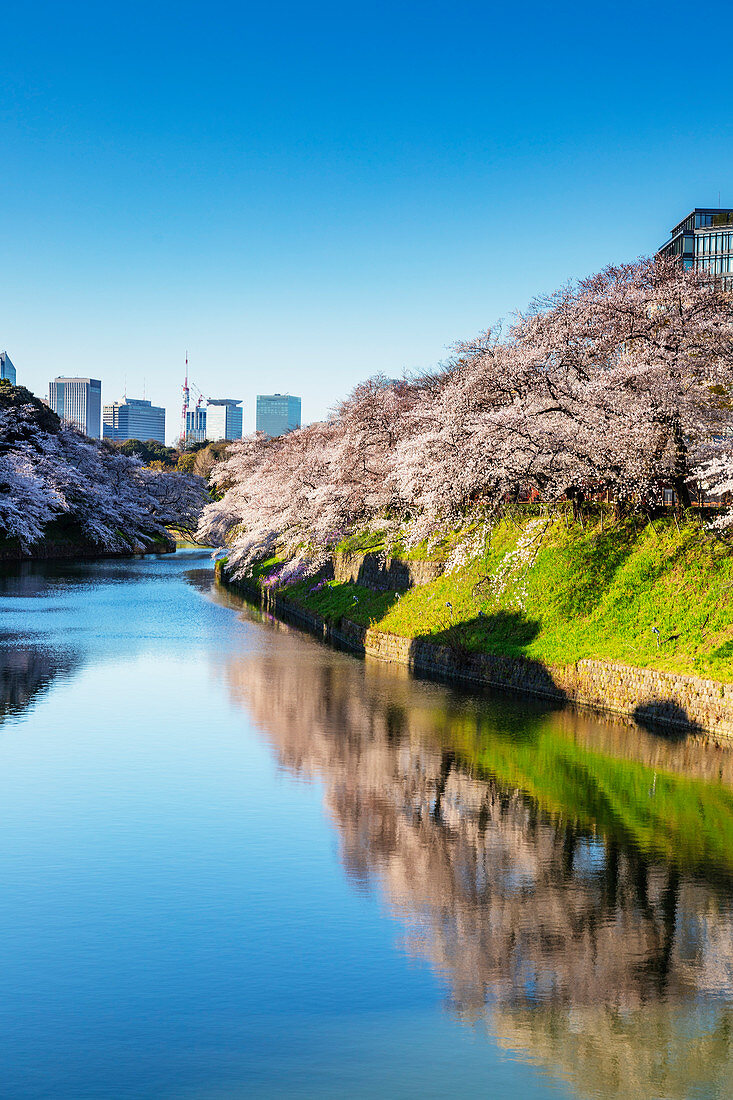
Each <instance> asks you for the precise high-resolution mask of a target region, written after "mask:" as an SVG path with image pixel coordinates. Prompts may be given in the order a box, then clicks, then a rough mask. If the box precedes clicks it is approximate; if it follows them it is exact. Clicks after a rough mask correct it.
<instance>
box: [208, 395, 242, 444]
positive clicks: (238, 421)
mask: <svg viewBox="0 0 733 1100" xmlns="http://www.w3.org/2000/svg"><path fill="white" fill-rule="evenodd" d="M241 404H242V402H241V401H235V400H234V399H233V398H231V397H220V398H212V397H210V398H209V399H208V401H207V402H206V438H207V439H208V440H210V441H211V442H212V443H214V442H216V441H217V440H219V439H241V438H242V409H241V408H240V406H241Z"/></svg>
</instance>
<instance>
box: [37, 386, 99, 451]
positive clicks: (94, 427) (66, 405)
mask: <svg viewBox="0 0 733 1100" xmlns="http://www.w3.org/2000/svg"><path fill="white" fill-rule="evenodd" d="M48 403H49V405H50V406H51V408H52V409H53V411H54V412H55V413H56V415H57V416H59V417H60V418H61V421H62V423H63V424H67V425H68V426H70V427H74V428H78V429H79V431H80V432H84V433H85V434H86V435H88V436H91V438H92V439H99V438H100V436H101V434H102V383H101V382H100V381H99V379H98V378H54V380H53V382H49V385H48Z"/></svg>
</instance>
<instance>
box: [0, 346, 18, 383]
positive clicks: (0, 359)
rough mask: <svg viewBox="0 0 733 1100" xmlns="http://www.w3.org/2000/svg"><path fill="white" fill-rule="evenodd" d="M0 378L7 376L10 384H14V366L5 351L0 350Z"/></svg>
mask: <svg viewBox="0 0 733 1100" xmlns="http://www.w3.org/2000/svg"><path fill="white" fill-rule="evenodd" d="M0 378H7V380H8V382H10V384H11V386H14V385H15V367H14V366H13V364H12V362H11V361H10V356H9V355H8V353H7V351H0Z"/></svg>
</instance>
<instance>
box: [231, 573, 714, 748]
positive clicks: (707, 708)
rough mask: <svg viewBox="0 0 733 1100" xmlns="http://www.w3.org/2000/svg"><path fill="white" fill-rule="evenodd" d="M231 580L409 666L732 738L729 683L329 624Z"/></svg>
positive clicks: (359, 647) (314, 627) (351, 645)
mask: <svg viewBox="0 0 733 1100" xmlns="http://www.w3.org/2000/svg"><path fill="white" fill-rule="evenodd" d="M222 579H224V580H226V578H224V577H223V578H222ZM232 587H235V588H237V589H238V590H239V591H241V592H242V593H243V594H244V595H246V596H247V597H248V598H250V599H252V600H254V601H255V602H256V603H257V604H258V605H259V606H260V607H261V608H262V609H263V610H264V611H267V612H269V613H270V614H273V615H276V616H277V617H278V618H281V619H285V620H286V621H288V622H292V623H295V624H296V625H297V626H300V627H302V628H303V629H305V630H308V631H309V632H310V633H312V634H315V635H316V636H317V637H319V638H321V639H322V640H323V641H325V642H329V643H331V644H334V645H338V646H341V647H344V648H347V649H349V650H351V651H353V652H354V653H359V654H361V655H363V656H367V657H374V658H377V659H378V660H381V661H390V662H393V663H397V664H401V665H406V666H407V667H408V668H410V669H412V670H413V671H415V672H421V673H426V674H428V675H432V676H439V677H441V678H445V679H449V680H454V681H461V682H464V683H475V684H482V685H490V686H492V687H499V688H503V689H506V690H510V691H519V692H530V693H531V694H533V695H541V696H544V697H546V698H551V699H556V700H557V701H558V702H570V703H574V704H577V705H580V706H586V707H592V708H593V709H594V710H599V711H606V712H610V713H615V714H628V715H631V716H632V717H634V718H635V719H636V720H637V721H638V722H640V723H641V724H646V723H649V724H652V725H655V724H657V723H660V724H662V725H663V726H668V727H675V728H677V729H678V730H687V731H689V730H692V731H695V732H705V733H707V734H710V735H712V736H714V737H715V738H718V739H721V740H726V741H727V740H730V741H733V684H724V683H720V682H718V681H716V680H707V679H703V678H701V677H697V676H688V675H678V674H675V673H670V672H660V671H658V670H656V669H648V668H636V667H634V666H632V665H624V664H618V663H612V662H606V661H599V660H591V659H583V660H580V661H578V662H576V663H575V664H572V665H562V666H556V665H544V664H542V663H541V662H539V661H531V660H529V659H526V658H513V657H501V656H493V655H491V654H486V653H472V652H469V651H466V650H461V649H459V648H456V647H451V646H444V645H438V644H436V643H434V642H431V641H429V640H427V639H424V638H403V637H401V636H399V635H396V634H388V633H385V632H384V631H380V630H377V629H375V628H374V627H364V626H360V625H359V624H358V623H353V622H351V621H349V620H347V619H344V620H342V621H341V622H340V623H339V624H337V625H332V624H329V623H327V622H325V621H324V620H323V619H322V618H321V617H320V616H319V615H315V614H314V613H313V612H310V611H306V610H304V609H303V608H300V607H298V606H296V605H295V604H292V603H291V602H289V601H288V600H287V599H285V598H283V597H282V596H281V595H279V594H278V593H277V592H272V591H267V590H261V589H260V588H259V587H258V586H257V585H254V584H251V583H247V582H244V583H241V582H240V583H237V584H236V585H233V586H232Z"/></svg>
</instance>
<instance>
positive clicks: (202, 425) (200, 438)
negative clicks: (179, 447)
mask: <svg viewBox="0 0 733 1100" xmlns="http://www.w3.org/2000/svg"><path fill="white" fill-rule="evenodd" d="M186 442H188V443H205V442H206V409H204V408H202V407H201V406H200V405H197V406H196V408H195V409H189V410H188V412H187V413H186Z"/></svg>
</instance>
